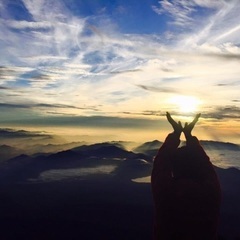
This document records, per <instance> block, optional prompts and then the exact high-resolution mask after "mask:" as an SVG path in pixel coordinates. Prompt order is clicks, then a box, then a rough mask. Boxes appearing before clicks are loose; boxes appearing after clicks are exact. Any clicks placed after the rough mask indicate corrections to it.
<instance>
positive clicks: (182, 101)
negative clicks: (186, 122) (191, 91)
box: [169, 96, 200, 113]
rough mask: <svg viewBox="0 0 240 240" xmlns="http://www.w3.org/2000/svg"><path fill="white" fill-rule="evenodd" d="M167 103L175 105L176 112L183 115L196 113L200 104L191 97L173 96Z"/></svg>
mask: <svg viewBox="0 0 240 240" xmlns="http://www.w3.org/2000/svg"><path fill="white" fill-rule="evenodd" d="M169 102H170V103H171V104H173V105H175V106H176V107H177V108H178V110H179V111H180V112H183V113H190V112H196V111H197V108H198V105H199V104H200V101H199V99H197V98H196V97H192V96H174V97H172V98H171V99H170V100H169Z"/></svg>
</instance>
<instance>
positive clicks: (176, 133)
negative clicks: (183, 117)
mask: <svg viewBox="0 0 240 240" xmlns="http://www.w3.org/2000/svg"><path fill="white" fill-rule="evenodd" d="M173 134H174V135H175V136H176V137H178V138H180V136H181V132H178V131H174V132H173Z"/></svg>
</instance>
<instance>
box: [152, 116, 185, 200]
mask: <svg viewBox="0 0 240 240" xmlns="http://www.w3.org/2000/svg"><path fill="white" fill-rule="evenodd" d="M166 117H167V119H168V121H169V123H170V124H171V125H172V127H173V130H174V131H173V132H172V133H170V134H169V135H168V136H167V137H166V139H165V141H164V143H163V145H162V146H161V147H160V149H159V151H158V153H157V155H156V157H155V159H154V162H153V170H152V175H151V184H152V192H153V197H154V199H156V201H157V199H159V196H160V195H162V193H164V191H165V189H167V188H168V187H169V184H170V182H171V180H172V163H171V154H172V153H173V152H174V151H175V150H176V149H177V147H178V146H179V144H180V135H181V132H182V125H181V123H180V122H178V123H177V122H175V121H174V120H173V118H172V117H171V115H170V114H169V113H167V114H166Z"/></svg>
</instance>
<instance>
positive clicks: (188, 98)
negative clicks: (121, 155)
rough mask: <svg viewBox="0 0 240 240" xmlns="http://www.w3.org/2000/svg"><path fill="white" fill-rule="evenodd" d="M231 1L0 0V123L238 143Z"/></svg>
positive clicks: (236, 25) (236, 7) (93, 134)
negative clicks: (178, 133)
mask: <svg viewBox="0 0 240 240" xmlns="http://www.w3.org/2000/svg"><path fill="white" fill-rule="evenodd" d="M239 12H240V1H239V0H175V1H174V0H162V1H155V0H141V1H139V0H128V1H126V0H0V16H1V18H0V54H1V58H0V111H1V115H0V128H2V129H6V128H11V129H18V130H28V131H33V132H34V131H37V132H38V133H39V132H40V131H41V132H44V133H46V134H59V135H61V136H64V137H65V138H66V139H68V140H70V139H74V138H75V139H80V140H85V139H87V140H89V139H91V140H94V139H95V140H96V141H99V140H129V141H133V140H138V141H145V140H151V139H160V140H164V138H165V136H166V134H167V133H168V132H170V131H171V126H170V125H169V124H168V123H167V121H166V118H165V113H166V111H169V112H170V113H171V114H172V115H173V117H174V118H175V119H176V120H177V121H178V120H181V121H183V122H185V121H188V122H189V121H191V119H192V118H193V117H194V115H195V114H196V113H199V112H201V113H202V115H201V119H200V121H199V123H198V125H197V126H196V129H195V130H194V131H195V132H194V133H195V134H196V135H197V136H199V138H201V139H209V140H218V141H224V142H228V141H232V142H235V143H240V133H239V129H240V94H239V93H240V14H239Z"/></svg>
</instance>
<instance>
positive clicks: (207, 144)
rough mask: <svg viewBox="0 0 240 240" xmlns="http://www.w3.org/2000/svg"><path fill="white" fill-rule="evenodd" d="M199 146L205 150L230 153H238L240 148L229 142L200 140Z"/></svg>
mask: <svg viewBox="0 0 240 240" xmlns="http://www.w3.org/2000/svg"><path fill="white" fill-rule="evenodd" d="M200 144H201V145H202V146H203V148H204V149H206V150H219V151H223V150H231V151H240V146H239V145H237V144H234V143H230V142H218V141H207V140H201V141H200Z"/></svg>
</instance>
